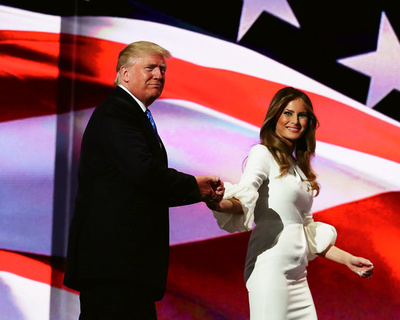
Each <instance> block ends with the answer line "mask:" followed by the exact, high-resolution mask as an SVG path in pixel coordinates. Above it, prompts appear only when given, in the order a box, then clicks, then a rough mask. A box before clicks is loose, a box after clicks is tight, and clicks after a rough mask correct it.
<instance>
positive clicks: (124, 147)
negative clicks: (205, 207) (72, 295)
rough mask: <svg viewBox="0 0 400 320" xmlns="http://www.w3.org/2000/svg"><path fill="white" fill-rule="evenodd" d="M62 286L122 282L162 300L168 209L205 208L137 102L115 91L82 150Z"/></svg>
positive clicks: (97, 114) (94, 118)
mask: <svg viewBox="0 0 400 320" xmlns="http://www.w3.org/2000/svg"><path fill="white" fill-rule="evenodd" d="M78 181H79V183H78V191H77V198H76V206H75V213H74V217H73V219H72V222H71V226H70V234H69V243H68V254H67V264H66V272H65V278H64V284H65V285H66V286H68V287H70V288H72V289H75V290H78V291H79V290H81V289H82V288H84V287H85V286H86V285H90V284H91V283H99V282H100V283H102V282H103V281H104V282H107V283H109V282H123V283H132V284H139V285H146V286H150V287H152V288H153V289H154V290H153V291H154V297H155V299H156V300H159V299H161V298H162V296H163V294H164V291H165V285H166V278H167V271H168V255H169V216H168V214H169V206H172V205H184V204H190V203H195V202H198V201H200V200H201V199H200V193H199V189H198V186H197V183H196V179H195V178H194V177H193V176H192V175H188V174H185V173H181V172H178V171H176V170H174V169H171V168H168V164H167V154H166V152H165V149H164V146H163V145H162V143H161V145H160V141H159V140H158V138H157V135H156V134H155V132H154V130H153V128H152V126H151V124H150V122H149V120H148V119H147V117H146V115H145V114H144V112H143V110H142V109H141V108H140V107H139V105H138V104H137V103H136V101H135V100H134V99H133V98H132V97H131V96H130V95H129V94H128V93H127V92H125V91H124V90H123V89H121V88H119V87H117V88H115V90H114V91H113V92H112V93H111V95H110V96H109V97H108V98H107V99H106V100H105V101H104V102H103V103H101V104H100V105H99V106H97V107H96V108H95V110H94V112H93V114H92V116H91V118H90V120H89V122H88V124H87V127H86V130H85V132H84V135H83V138H82V144H81V155H80V163H79V173H78Z"/></svg>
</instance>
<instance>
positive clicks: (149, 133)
mask: <svg viewBox="0 0 400 320" xmlns="http://www.w3.org/2000/svg"><path fill="white" fill-rule="evenodd" d="M115 93H116V95H118V96H120V97H121V98H123V99H125V100H127V102H129V104H131V105H132V107H133V109H134V111H135V114H137V115H138V116H139V119H140V121H141V122H142V124H143V132H144V134H145V135H146V137H147V140H148V141H149V147H150V149H151V150H152V152H153V153H154V154H155V155H156V156H158V157H160V158H161V159H162V160H163V161H164V162H165V163H168V157H167V152H166V149H165V146H164V144H163V142H162V140H161V137H160V136H159V135H158V134H157V133H156V132H155V131H154V129H153V126H152V125H151V123H150V120H149V119H148V118H147V116H146V114H145V113H144V112H143V110H142V108H140V106H139V105H138V103H137V102H136V101H135V99H133V98H132V97H131V96H130V95H129V93H127V92H126V91H125V90H124V89H122V88H120V87H116V88H115Z"/></svg>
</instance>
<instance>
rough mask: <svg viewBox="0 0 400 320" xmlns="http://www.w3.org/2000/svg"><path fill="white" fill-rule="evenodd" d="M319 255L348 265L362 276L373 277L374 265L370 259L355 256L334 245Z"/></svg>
mask: <svg viewBox="0 0 400 320" xmlns="http://www.w3.org/2000/svg"><path fill="white" fill-rule="evenodd" d="M319 255H320V256H322V257H324V258H326V259H329V260H331V261H334V262H337V263H340V264H344V265H346V266H347V267H348V268H349V269H350V270H351V271H353V272H355V273H357V274H358V275H359V276H360V277H362V278H371V275H372V273H373V272H374V265H373V264H372V262H371V261H369V260H368V259H365V258H362V257H356V256H353V255H352V254H350V253H348V252H346V251H344V250H342V249H339V248H338V247H335V246H332V245H331V246H329V247H328V248H327V249H326V250H325V251H323V252H321V253H320V254H319Z"/></svg>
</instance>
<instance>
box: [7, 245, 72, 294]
mask: <svg viewBox="0 0 400 320" xmlns="http://www.w3.org/2000/svg"><path fill="white" fill-rule="evenodd" d="M63 268H64V265H63V262H61V263H60V262H58V263H57V264H55V263H53V264H52V263H51V259H50V258H49V257H45V256H39V255H33V254H22V253H15V252H10V251H4V250H0V271H5V272H9V273H12V274H15V275H18V276H21V277H24V278H27V279H30V280H34V281H38V282H41V283H44V284H47V285H51V286H52V287H56V288H62V289H65V290H68V291H71V292H75V291H74V290H71V289H69V288H67V287H65V286H63V284H62V281H63V279H64V272H63Z"/></svg>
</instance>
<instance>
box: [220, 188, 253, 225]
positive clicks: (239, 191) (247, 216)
mask: <svg viewBox="0 0 400 320" xmlns="http://www.w3.org/2000/svg"><path fill="white" fill-rule="evenodd" d="M224 185H225V195H224V199H231V198H236V199H238V200H239V201H240V203H241V205H242V209H243V214H233V213H225V212H219V211H214V210H213V214H214V218H215V219H216V220H217V224H218V226H219V227H220V228H221V229H223V230H225V231H228V232H231V233H232V232H235V231H240V232H242V231H249V230H251V228H252V226H253V222H254V207H255V205H256V201H257V199H258V192H257V190H256V189H254V188H251V187H247V186H241V185H239V184H231V183H229V182H224Z"/></svg>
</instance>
